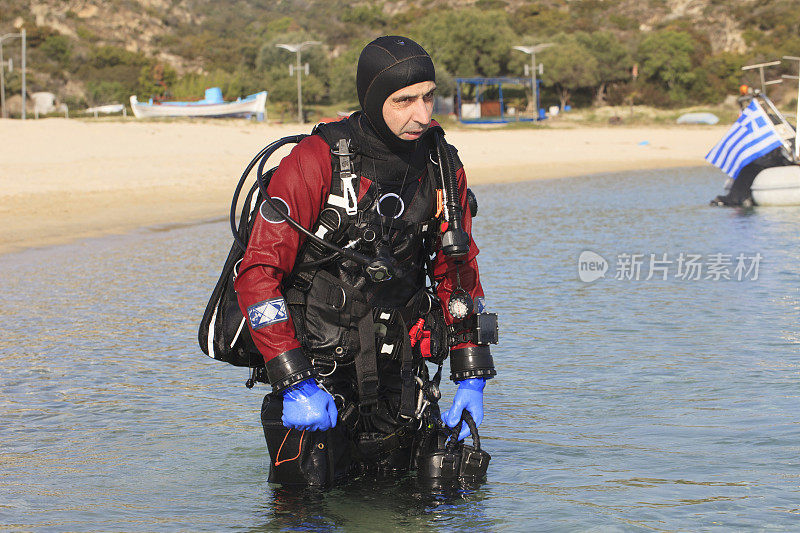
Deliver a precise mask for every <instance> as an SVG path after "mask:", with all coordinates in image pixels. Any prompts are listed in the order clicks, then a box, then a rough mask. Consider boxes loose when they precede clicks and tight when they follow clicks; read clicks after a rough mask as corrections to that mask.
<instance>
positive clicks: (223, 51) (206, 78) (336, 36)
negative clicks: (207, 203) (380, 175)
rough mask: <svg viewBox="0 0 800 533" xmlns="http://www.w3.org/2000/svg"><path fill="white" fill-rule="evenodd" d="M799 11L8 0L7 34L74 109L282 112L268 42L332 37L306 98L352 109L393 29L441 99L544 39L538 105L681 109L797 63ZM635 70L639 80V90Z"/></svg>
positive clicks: (283, 0)
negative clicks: (142, 106) (253, 103)
mask: <svg viewBox="0 0 800 533" xmlns="http://www.w3.org/2000/svg"><path fill="white" fill-rule="evenodd" d="M793 4H796V2H793V1H792V0H772V1H770V2H764V1H761V0H638V1H637V0H541V1H538V2H524V1H520V0H508V1H503V0H436V1H433V2H424V3H423V2H412V1H385V2H379V1H367V2H358V3H356V4H353V3H351V2H342V1H340V0H331V1H323V0H278V1H269V0H229V1H225V2H221V1H219V0H217V1H212V0H102V1H101V0H0V33H6V32H8V31H14V28H15V26H16V27H18V26H20V25H24V27H25V28H26V31H27V33H28V40H29V68H30V74H29V86H30V89H29V91H30V92H33V91H36V90H48V91H51V92H55V93H57V95H58V96H59V97H60V98H61V99H62V100H64V101H66V102H67V103H68V104H69V105H70V106H71V107H80V106H82V105H87V104H99V103H108V102H110V101H124V100H126V99H127V96H128V95H130V94H133V93H137V94H139V95H141V96H143V97H148V96H151V95H153V96H159V95H161V96H163V95H164V93H166V94H167V95H169V96H172V97H190V96H199V95H200V94H202V88H204V87H205V86H207V85H221V86H222V87H223V90H224V92H225V95H226V97H236V96H240V95H243V94H247V93H249V92H255V91H257V90H261V89H263V88H267V89H269V90H270V101H271V103H272V104H273V105H274V104H277V105H282V106H284V107H285V108H286V109H287V110H288V109H290V108H291V106H292V105H293V104H292V101H293V96H294V93H293V90H294V81H293V80H292V79H291V78H289V76H288V69H287V65H288V63H289V62H291V61H293V59H294V58H293V57H291V55H290V54H289V53H288V52H285V51H282V50H279V49H276V48H275V46H274V45H275V44H276V43H277V42H281V41H287V42H288V41H291V40H296V39H315V40H319V41H322V42H323V45H322V46H319V47H315V48H313V49H311V50H309V52H308V53H307V54H305V55H304V61H305V60H307V61H308V62H309V63H310V67H311V75H310V76H309V77H308V78H307V79H306V80H304V93H305V94H306V96H307V98H308V99H309V101H310V102H312V103H316V104H318V105H329V104H333V103H336V102H347V101H351V102H352V101H353V99H354V94H353V90H352V75H353V71H354V65H355V62H356V59H357V56H358V51H359V50H360V47H361V46H363V44H364V43H365V42H367V41H369V40H370V39H372V38H374V37H375V36H378V35H382V34H387V33H403V34H407V35H410V36H411V37H413V38H415V39H417V40H419V41H420V42H422V43H423V44H424V45H425V46H426V47H427V48H428V49H429V50H430V52H431V53H432V55H433V56H434V59H435V60H436V62H437V69H438V71H439V72H440V73H441V76H440V78H441V83H440V87H441V89H442V92H444V93H447V92H449V91H452V81H451V79H452V77H453V76H471V75H512V76H519V75H522V67H523V64H524V63H525V62H526V61H527V59H526V58H524V57H522V54H519V53H518V52H512V50H511V47H512V46H513V45H514V44H522V43H528V42H542V41H549V42H554V43H556V44H557V46H555V47H553V48H552V49H550V50H548V51H546V52H545V53H543V54H542V56H541V62H542V63H543V64H544V65H545V75H544V76H543V82H544V84H545V89H547V88H549V89H550V91H549V92H548V91H545V94H548V96H547V98H548V99H549V100H550V102H545V103H565V102H570V103H572V104H573V105H589V104H591V103H592V102H600V101H606V100H607V101H609V102H610V103H617V104H619V103H624V102H626V101H629V102H633V103H644V104H651V105H659V106H674V105H683V104H687V103H702V102H718V101H721V100H722V99H724V97H725V95H726V94H730V93H731V92H734V91H735V90H736V87H737V86H738V84H739V83H740V82H741V81H742V76H741V73H740V71H739V68H740V67H741V65H743V64H745V63H747V62H752V61H757V60H764V59H775V58H779V57H780V56H781V55H795V56H796V55H800V10H797V9H796V6H795V5H793ZM423 5H424V6H425V7H424V8H423V7H422V6H423ZM5 50H7V53H6V56H7V57H8V56H9V55H11V56H12V57H13V56H14V54H15V53H16V54H17V55H18V53H19V51H18V44H16V43H15V42H13V41H11V42H6V43H5ZM537 58H538V56H537ZM634 64H635V65H637V71H639V72H641V76H640V77H639V79H638V80H635V83H634V80H632V78H631V73H632V69H633V65H634ZM575 65H580V66H581V69H576V68H575ZM576 70H581V72H576ZM788 70H789V69H788V65H787V66H785V67H783V69H776V70H775V71H774V72H773V73H772V74H773V75H775V76H779V75H780V74H781V73H782V72H788ZM792 73H795V72H792ZM752 81H755V80H752ZM7 82H8V87H7V90H8V91H10V92H11V91H14V90H16V89H17V86H18V84H19V74H18V70H15V71H14V72H12V73H8V75H7ZM165 87H166V89H165ZM789 92H790V91H786V94H787V98H788V94H789ZM779 93H780V90H779V91H778V94H779ZM524 98H525V97H524V95H522V96H520V99H521V100H522V99H524ZM521 103H523V104H524V102H521Z"/></svg>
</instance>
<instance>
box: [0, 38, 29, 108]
mask: <svg viewBox="0 0 800 533" xmlns="http://www.w3.org/2000/svg"><path fill="white" fill-rule="evenodd" d="M14 37H19V38H20V39H22V120H25V115H26V109H25V96H26V92H27V91H26V90H25V52H26V50H25V48H26V35H25V28H22V30H20V32H19V33H6V34H5V35H0V117H2V118H5V117H6V116H7V113H6V82H5V68H6V67H5V64H4V61H3V41H5V40H6V39H12V38H14Z"/></svg>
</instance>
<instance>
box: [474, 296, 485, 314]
mask: <svg viewBox="0 0 800 533" xmlns="http://www.w3.org/2000/svg"><path fill="white" fill-rule="evenodd" d="M475 307H476V308H477V309H478V312H479V313H483V311H484V310H485V309H486V301H485V300H484V299H483V297H478V298H475Z"/></svg>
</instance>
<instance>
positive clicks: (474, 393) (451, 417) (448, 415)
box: [442, 378, 486, 440]
mask: <svg viewBox="0 0 800 533" xmlns="http://www.w3.org/2000/svg"><path fill="white" fill-rule="evenodd" d="M485 386H486V379H485V378H469V379H465V380H464V381H459V382H458V389H457V390H456V397H455V398H453V406H452V407H450V409H448V410H447V411H445V412H444V413H442V421H443V422H444V423H445V424H447V426H448V427H451V428H453V427H456V424H458V422H459V421H460V420H461V412H462V411H463V410H464V409H466V410H467V411H469V414H471V415H472V419H473V420H474V421H475V426H480V425H481V422H483V388H484V387H485ZM467 436H469V427H468V426H467V423H466V422H464V423H463V424H461V432H460V433H459V434H458V440H464V439H465V438H466V437H467Z"/></svg>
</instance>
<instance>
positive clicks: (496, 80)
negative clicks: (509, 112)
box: [456, 77, 544, 124]
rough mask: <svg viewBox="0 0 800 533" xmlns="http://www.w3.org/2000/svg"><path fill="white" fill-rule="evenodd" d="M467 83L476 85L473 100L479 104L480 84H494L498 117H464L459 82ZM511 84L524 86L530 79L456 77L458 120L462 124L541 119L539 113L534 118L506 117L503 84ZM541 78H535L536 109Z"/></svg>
mask: <svg viewBox="0 0 800 533" xmlns="http://www.w3.org/2000/svg"><path fill="white" fill-rule="evenodd" d="M462 83H467V84H470V85H475V86H476V91H475V92H476V98H475V102H476V103H478V104H480V102H481V101H482V99H481V96H482V95H481V92H480V90H479V87H480V86H483V85H496V86H497V87H498V90H499V92H500V98H499V100H500V117H496V118H486V119H484V118H476V119H465V118H464V117H463V116H462V113H461V84H462ZM504 83H505V84H513V85H523V86H526V87H530V86H531V79H530V78H509V77H500V78H456V98H457V101H456V109H457V113H458V120H459V122H461V123H463V124H498V123H499V124H502V123H507V122H533V121H534V120H543V118H544V117H542V116H541V115H540V116H538V117H537V118H536V119H534V118H533V117H520V116H515V117H513V118H512V117H507V116H506V115H505V112H504V106H503V84H504ZM541 83H542V82H541V80H536V85H537V87H536V89H537V90H536V109H538V108H539V87H540V86H541Z"/></svg>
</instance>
